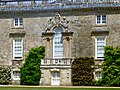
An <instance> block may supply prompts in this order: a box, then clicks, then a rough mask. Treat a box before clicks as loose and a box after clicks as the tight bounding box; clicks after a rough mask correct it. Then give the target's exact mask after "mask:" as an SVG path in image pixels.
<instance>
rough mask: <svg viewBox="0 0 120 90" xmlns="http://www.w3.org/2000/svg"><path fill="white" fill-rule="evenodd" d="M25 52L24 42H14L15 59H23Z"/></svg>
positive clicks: (18, 40)
mask: <svg viewBox="0 0 120 90" xmlns="http://www.w3.org/2000/svg"><path fill="white" fill-rule="evenodd" d="M22 52H23V41H22V39H15V40H13V59H21V58H22Z"/></svg>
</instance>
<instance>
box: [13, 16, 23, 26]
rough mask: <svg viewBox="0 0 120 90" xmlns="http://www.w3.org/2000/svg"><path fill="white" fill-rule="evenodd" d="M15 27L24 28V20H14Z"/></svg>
mask: <svg viewBox="0 0 120 90" xmlns="http://www.w3.org/2000/svg"><path fill="white" fill-rule="evenodd" d="M14 27H23V18H14Z"/></svg>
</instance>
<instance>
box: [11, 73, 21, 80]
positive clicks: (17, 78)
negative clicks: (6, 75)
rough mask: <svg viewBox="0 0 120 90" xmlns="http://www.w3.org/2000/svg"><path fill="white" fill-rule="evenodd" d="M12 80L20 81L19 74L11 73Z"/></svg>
mask: <svg viewBox="0 0 120 90" xmlns="http://www.w3.org/2000/svg"><path fill="white" fill-rule="evenodd" d="M13 80H20V72H19V71H13Z"/></svg>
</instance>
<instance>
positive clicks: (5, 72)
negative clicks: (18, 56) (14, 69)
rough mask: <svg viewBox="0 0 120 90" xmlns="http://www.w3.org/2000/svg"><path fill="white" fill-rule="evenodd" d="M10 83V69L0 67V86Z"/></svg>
mask: <svg viewBox="0 0 120 90" xmlns="http://www.w3.org/2000/svg"><path fill="white" fill-rule="evenodd" d="M10 82H11V69H10V67H0V84H2V85H8V84H10Z"/></svg>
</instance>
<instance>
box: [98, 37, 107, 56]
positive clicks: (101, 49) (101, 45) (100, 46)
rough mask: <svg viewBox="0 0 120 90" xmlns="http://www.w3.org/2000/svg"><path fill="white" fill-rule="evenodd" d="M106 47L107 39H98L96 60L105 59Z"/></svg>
mask: <svg viewBox="0 0 120 90" xmlns="http://www.w3.org/2000/svg"><path fill="white" fill-rule="evenodd" d="M105 46H106V39H105V37H102V36H99V37H96V58H104V47H105Z"/></svg>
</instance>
